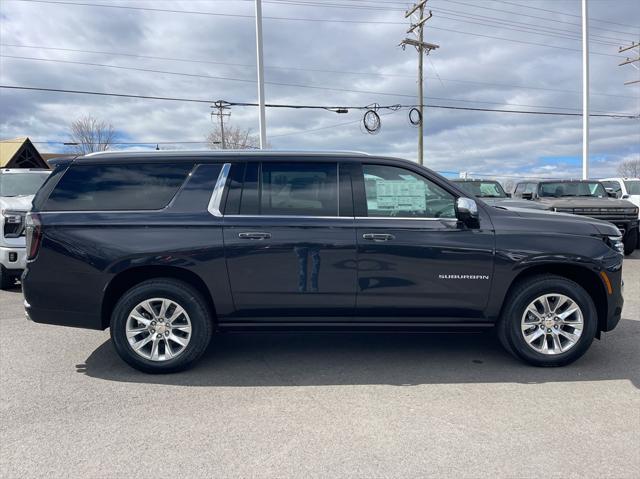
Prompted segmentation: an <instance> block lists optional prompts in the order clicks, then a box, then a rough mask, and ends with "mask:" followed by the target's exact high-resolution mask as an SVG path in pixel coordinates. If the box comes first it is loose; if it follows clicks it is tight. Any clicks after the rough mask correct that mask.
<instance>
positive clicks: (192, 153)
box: [82, 150, 369, 158]
mask: <svg viewBox="0 0 640 479" xmlns="http://www.w3.org/2000/svg"><path fill="white" fill-rule="evenodd" d="M273 155H278V156H344V155H349V156H369V154H368V153H363V152H361V151H319V150H210V151H203V150H159V151H157V150H153V151H99V152H95V153H89V154H88V155H85V156H84V157H82V158H119V157H122V156H126V157H128V158H131V157H138V158H175V157H192V158H193V157H206V158H213V157H216V156H220V157H229V156H273Z"/></svg>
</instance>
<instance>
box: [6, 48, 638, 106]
mask: <svg viewBox="0 0 640 479" xmlns="http://www.w3.org/2000/svg"><path fill="white" fill-rule="evenodd" d="M0 46H4V47H13V48H30V49H38V50H53V51H62V52H75V53H89V54H95V55H111V56H122V57H130V58H145V59H150V60H163V61H174V62H183V63H201V64H211V65H227V66H234V67H243V68H255V64H246V63H229V62H221V61H215V60H202V59H188V58H172V57H160V56H153V55H141V54H135V53H123V52H112V51H103V50H81V49H77V48H60V47H48V46H42V45H20V44H15V43H0ZM265 69H269V70H292V71H304V72H317V73H330V74H340V75H364V76H383V77H395V78H411V79H413V78H414V76H415V75H409V74H400V73H379V72H366V71H347V70H322V69H318V68H300V67H287V66H266V65H265ZM425 78H427V79H431V80H439V78H438V77H430V76H428V75H426V76H425ZM442 79H443V80H446V81H449V82H458V83H469V84H476V85H489V86H497V87H511V88H522V89H528V90H542V91H554V92H559V93H582V92H581V91H580V90H566V89H561V88H548V87H536V86H526V85H516V84H509V83H492V82H484V81H474V80H461V79H454V78H445V77H443V78H442ZM590 94H591V95H597V96H608V97H616V98H631V99H637V97H635V96H632V95H614V94H609V93H593V92H591V93H590Z"/></svg>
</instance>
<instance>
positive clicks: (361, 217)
mask: <svg viewBox="0 0 640 479" xmlns="http://www.w3.org/2000/svg"><path fill="white" fill-rule="evenodd" d="M224 217H225V218H267V219H304V220H318V219H321V220H412V221H456V222H457V221H458V218H414V217H400V216H311V215H224Z"/></svg>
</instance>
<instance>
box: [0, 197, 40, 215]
mask: <svg viewBox="0 0 640 479" xmlns="http://www.w3.org/2000/svg"><path fill="white" fill-rule="evenodd" d="M34 196H35V195H29V196H0V209H2V210H13V211H30V210H31V201H33V197H34Z"/></svg>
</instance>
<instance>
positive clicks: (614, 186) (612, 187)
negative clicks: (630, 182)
mask: <svg viewBox="0 0 640 479" xmlns="http://www.w3.org/2000/svg"><path fill="white" fill-rule="evenodd" d="M602 184H603V185H604V187H605V189H606V190H607V192H609V191H611V192H612V193H615V195H616V198H620V197H621V196H622V188H621V186H620V183H618V182H617V181H603V182H602Z"/></svg>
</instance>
